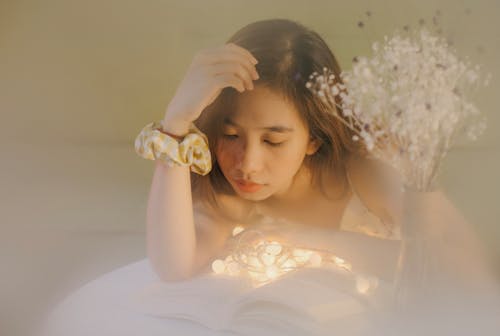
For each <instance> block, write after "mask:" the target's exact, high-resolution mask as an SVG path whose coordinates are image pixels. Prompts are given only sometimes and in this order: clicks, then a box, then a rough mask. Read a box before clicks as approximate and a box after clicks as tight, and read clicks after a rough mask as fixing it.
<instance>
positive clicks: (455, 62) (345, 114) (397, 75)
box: [306, 27, 491, 191]
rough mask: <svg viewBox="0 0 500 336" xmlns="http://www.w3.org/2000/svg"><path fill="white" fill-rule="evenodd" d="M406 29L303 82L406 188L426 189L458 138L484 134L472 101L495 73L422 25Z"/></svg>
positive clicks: (484, 121) (432, 181) (482, 117)
mask: <svg viewBox="0 0 500 336" xmlns="http://www.w3.org/2000/svg"><path fill="white" fill-rule="evenodd" d="M405 31H406V33H401V32H400V31H396V32H395V33H394V34H393V35H392V36H390V37H388V36H385V37H384V41H383V43H380V42H374V43H373V44H372V51H373V55H372V56H371V57H356V58H355V59H354V64H353V68H352V70H351V71H344V72H342V73H341V76H340V77H341V78H335V75H334V74H333V73H331V72H330V71H329V69H327V68H323V73H322V74H318V73H317V72H314V73H313V74H311V76H310V77H309V81H308V82H307V83H306V87H307V88H309V89H310V90H311V91H312V92H313V93H315V94H316V95H317V96H318V97H319V98H320V99H321V100H322V101H323V102H324V103H326V104H328V105H329V106H330V107H331V109H330V110H331V112H332V114H333V115H334V116H336V117H337V118H338V119H339V120H341V121H342V122H343V123H344V124H346V125H347V126H348V127H349V128H350V129H351V130H353V131H354V132H355V134H356V135H355V136H354V137H353V140H355V141H357V140H360V139H362V141H364V143H365V145H366V148H367V149H368V150H369V152H370V154H371V155H372V156H373V157H374V158H376V159H380V160H382V161H384V162H386V163H389V164H390V165H391V166H392V167H394V168H395V169H396V170H397V171H398V172H399V173H400V174H401V177H402V179H403V182H404V184H405V186H406V187H411V188H414V189H416V190H421V191H422V190H428V189H429V188H431V187H432V185H433V183H434V182H435V178H436V176H437V172H438V170H439V167H440V164H441V162H442V158H443V157H444V156H445V155H446V154H447V152H448V151H449V150H450V148H451V147H452V145H453V144H454V143H455V142H456V140H457V139H458V136H459V135H463V134H465V135H467V136H468V137H469V139H472V140H475V139H476V138H477V137H478V136H479V135H480V134H481V133H482V132H483V131H484V129H485V127H486V118H485V117H484V116H482V115H481V114H480V112H479V110H478V108H477V107H476V106H475V105H474V104H473V103H471V102H470V101H469V98H470V96H471V94H472V93H473V91H474V90H475V89H477V88H478V87H480V86H486V85H488V84H489V80H490V77H491V76H490V75H488V76H487V77H486V78H482V74H481V67H480V66H479V65H472V64H471V63H470V62H469V61H468V60H461V59H460V58H459V57H458V56H457V55H456V52H455V50H454V49H452V48H451V46H450V45H449V44H448V43H447V42H446V40H445V39H444V38H443V37H440V36H436V35H433V34H432V33H430V32H429V31H428V30H427V29H426V28H425V27H421V28H419V29H418V30H411V31H408V30H405ZM338 98H340V99H338ZM338 100H340V101H341V103H337V101H338ZM339 111H341V114H340V113H339Z"/></svg>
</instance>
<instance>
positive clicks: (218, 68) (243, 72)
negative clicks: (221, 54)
mask: <svg viewBox="0 0 500 336" xmlns="http://www.w3.org/2000/svg"><path fill="white" fill-rule="evenodd" d="M209 71H211V73H212V75H213V76H215V75H218V74H221V73H235V74H236V75H237V76H238V77H240V78H241V80H243V81H244V84H245V87H246V88H247V89H248V90H253V87H254V85H253V82H252V78H251V74H250V73H249V72H248V70H247V69H246V68H245V67H244V66H243V65H242V64H241V63H234V62H227V63H217V64H213V65H212V66H211V67H210V70H209Z"/></svg>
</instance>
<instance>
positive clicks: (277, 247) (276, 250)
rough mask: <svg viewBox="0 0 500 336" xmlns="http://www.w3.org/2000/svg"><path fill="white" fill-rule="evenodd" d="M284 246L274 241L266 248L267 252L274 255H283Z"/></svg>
mask: <svg viewBox="0 0 500 336" xmlns="http://www.w3.org/2000/svg"><path fill="white" fill-rule="evenodd" d="M281 250H282V246H281V244H280V243H278V242H276V241H273V242H271V243H270V244H268V245H267V246H266V252H267V253H269V254H272V255H278V254H280V253H281Z"/></svg>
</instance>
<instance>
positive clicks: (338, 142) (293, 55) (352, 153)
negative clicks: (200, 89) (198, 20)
mask: <svg viewBox="0 0 500 336" xmlns="http://www.w3.org/2000/svg"><path fill="white" fill-rule="evenodd" d="M230 42H231V43H234V44H237V45H238V46H241V47H243V48H245V49H247V50H248V51H250V52H251V53H252V55H254V56H255V57H256V58H257V59H258V61H259V63H257V65H256V67H257V71H258V73H259V76H260V78H259V79H258V80H257V81H255V85H256V86H264V87H266V88H268V89H270V90H272V91H273V92H275V93H277V94H280V95H282V96H283V98H284V99H285V100H286V101H287V102H290V103H292V104H293V106H294V107H295V108H296V109H297V110H298V111H299V113H300V118H301V119H302V121H303V122H304V123H305V125H307V126H308V128H309V132H310V134H311V136H312V137H313V138H315V139H319V140H320V142H321V145H320V147H319V149H318V150H317V151H316V153H314V154H312V155H307V156H306V157H305V158H304V162H303V163H304V164H305V165H306V166H307V167H308V168H310V170H311V173H312V184H313V185H314V186H315V187H319V189H320V190H321V191H322V193H323V194H325V196H326V197H328V195H326V193H325V189H324V183H323V179H324V177H326V175H328V174H332V173H334V174H335V175H336V176H337V177H339V180H340V181H342V182H341V183H342V185H343V187H342V194H345V193H346V192H347V191H348V190H349V183H348V180H347V176H346V169H347V164H348V161H349V160H350V159H351V158H356V157H359V156H360V155H361V154H362V153H364V151H365V149H364V147H363V146H362V145H361V142H360V141H358V142H355V141H353V140H352V135H353V132H352V131H351V130H350V129H349V128H348V127H346V126H345V125H344V124H343V123H342V122H341V121H340V120H338V119H337V118H336V117H335V116H333V115H332V114H331V113H329V112H328V106H326V105H325V104H324V103H322V102H321V100H320V99H319V98H318V97H317V96H315V95H314V94H313V93H312V92H311V91H310V90H309V89H308V88H306V82H307V81H308V79H309V76H310V75H311V74H312V73H313V72H314V71H316V72H318V73H322V72H323V67H327V68H328V69H330V70H331V71H332V72H333V73H334V75H335V78H336V80H337V81H341V79H340V72H341V69H340V66H339V64H338V62H337V60H336V58H335V56H334V55H333V53H332V52H331V50H330V49H329V47H328V45H327V44H326V43H325V41H324V40H323V39H322V38H321V37H320V36H319V34H317V33H316V32H314V31H313V30H311V29H309V28H307V27H305V26H304V25H302V24H300V23H298V22H296V21H291V20H287V19H270V20H262V21H257V22H253V23H251V24H248V25H246V26H245V27H243V28H241V29H240V30H238V31H237V32H236V33H235V34H234V35H233V36H232V37H230V38H229V40H228V41H227V43H230ZM238 93H239V92H238V91H237V90H236V89H234V88H232V87H226V88H224V89H223V90H222V91H221V93H220V95H219V96H218V97H217V98H216V99H215V101H214V102H213V103H212V104H210V105H209V106H207V107H206V108H205V109H204V111H203V112H202V114H201V115H200V117H199V118H198V119H197V120H196V121H195V124H196V126H197V127H198V128H199V129H200V130H201V131H203V132H204V133H205V134H206V135H207V137H208V139H209V148H210V151H211V153H215V148H216V147H217V142H218V140H219V137H220V135H221V134H222V129H221V125H222V124H223V123H222V118H223V117H224V112H225V111H231V108H233V107H234V106H235V103H236V99H237V97H238ZM337 103H338V104H340V102H337ZM337 111H338V113H339V115H342V113H341V112H342V111H341V110H340V109H339V108H337ZM191 182H192V188H191V190H192V193H193V197H194V198H196V199H199V200H201V201H203V202H206V201H208V202H209V205H211V206H215V207H216V208H218V207H219V204H218V203H217V199H216V194H228V195H236V193H235V191H234V190H233V188H232V186H231V185H230V184H229V182H228V181H227V180H226V178H225V177H224V175H223V174H222V171H221V169H220V167H219V165H218V163H217V160H216V157H215V155H212V170H211V171H210V173H209V174H207V175H205V176H202V175H198V174H195V173H192V174H191ZM341 196H342V195H341ZM219 209H220V208H219Z"/></svg>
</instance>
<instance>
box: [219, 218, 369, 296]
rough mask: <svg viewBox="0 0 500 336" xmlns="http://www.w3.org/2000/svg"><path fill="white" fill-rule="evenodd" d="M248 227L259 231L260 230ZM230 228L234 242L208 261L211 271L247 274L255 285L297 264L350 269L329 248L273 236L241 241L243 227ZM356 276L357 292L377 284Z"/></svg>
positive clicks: (349, 266)
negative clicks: (224, 253)
mask: <svg viewBox="0 0 500 336" xmlns="http://www.w3.org/2000/svg"><path fill="white" fill-rule="evenodd" d="M251 231H252V232H253V233H255V232H257V233H259V234H260V231H255V230H251ZM233 232H237V235H239V236H238V238H239V240H238V244H237V245H236V247H235V248H234V249H233V251H232V253H230V254H229V255H227V256H226V257H225V258H224V259H223V260H222V259H217V260H215V261H214V262H213V263H212V270H213V272H214V273H215V274H226V275H231V276H248V277H249V278H250V279H251V280H252V282H253V284H254V286H256V287H257V286H262V285H264V284H266V283H269V282H270V281H274V280H276V279H278V278H279V277H280V276H282V275H283V274H285V273H287V272H290V271H293V270H296V269H299V268H301V267H322V266H333V267H335V268H336V269H338V270H341V271H343V272H352V267H351V264H349V263H348V262H346V261H345V260H344V259H342V258H340V257H338V256H336V255H334V254H332V253H331V252H330V251H323V250H317V249H305V248H302V247H295V246H291V245H288V244H285V243H284V242H279V241H276V240H273V241H267V240H266V239H265V238H264V237H261V239H255V237H253V238H252V239H250V241H249V242H248V243H245V242H244V239H245V238H246V235H245V233H247V231H245V230H244V229H243V228H242V227H241V226H236V227H235V228H234V230H233ZM356 280H357V281H356V285H357V289H358V292H360V293H363V294H365V293H367V292H369V290H371V289H372V288H375V287H377V285H378V282H377V281H378V280H377V279H376V278H366V277H358V278H357V279H356Z"/></svg>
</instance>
